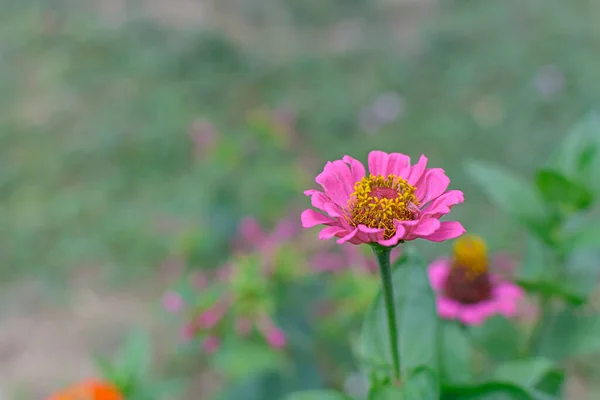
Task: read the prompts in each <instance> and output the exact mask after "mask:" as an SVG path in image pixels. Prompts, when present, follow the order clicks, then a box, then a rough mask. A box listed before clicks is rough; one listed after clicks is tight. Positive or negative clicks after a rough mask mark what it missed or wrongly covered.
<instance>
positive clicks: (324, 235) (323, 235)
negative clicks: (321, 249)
mask: <svg viewBox="0 0 600 400" xmlns="http://www.w3.org/2000/svg"><path fill="white" fill-rule="evenodd" d="M346 232H348V231H347V230H346V229H344V228H341V227H339V226H328V227H326V228H323V229H321V232H319V239H320V240H327V239H331V238H332V237H334V236H338V235H339V234H342V233H346Z"/></svg>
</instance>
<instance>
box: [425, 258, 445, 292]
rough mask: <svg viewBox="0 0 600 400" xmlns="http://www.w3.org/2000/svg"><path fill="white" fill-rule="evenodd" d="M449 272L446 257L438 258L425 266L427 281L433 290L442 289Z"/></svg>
mask: <svg viewBox="0 0 600 400" xmlns="http://www.w3.org/2000/svg"><path fill="white" fill-rule="evenodd" d="M449 273H450V262H449V261H448V259H446V258H438V259H437V260H435V261H434V262H432V263H431V264H429V266H428V267H427V274H428V275H429V283H430V284H431V288H432V289H433V290H436V291H437V290H442V289H443V288H444V286H445V285H446V280H447V279H448V274H449Z"/></svg>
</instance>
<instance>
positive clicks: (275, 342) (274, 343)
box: [265, 327, 287, 349]
mask: <svg viewBox="0 0 600 400" xmlns="http://www.w3.org/2000/svg"><path fill="white" fill-rule="evenodd" d="M265 339H266V341H267V343H268V344H269V346H271V347H272V348H274V349H282V348H284V347H285V345H286V343H287V338H286V336H285V333H283V331H282V330H281V329H279V328H275V327H272V328H271V329H269V331H268V332H267V335H266V338H265Z"/></svg>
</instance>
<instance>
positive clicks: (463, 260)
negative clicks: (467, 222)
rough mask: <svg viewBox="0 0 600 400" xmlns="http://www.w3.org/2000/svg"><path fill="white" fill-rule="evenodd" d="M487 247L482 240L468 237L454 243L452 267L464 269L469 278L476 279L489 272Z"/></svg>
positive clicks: (476, 237) (477, 237)
mask: <svg viewBox="0 0 600 400" xmlns="http://www.w3.org/2000/svg"><path fill="white" fill-rule="evenodd" d="M487 254H488V252H487V246H486V245H485V242H484V240H483V239H482V238H480V237H479V236H474V235H466V236H463V237H461V238H459V239H458V240H456V242H454V254H453V258H454V259H453V263H452V265H453V266H454V267H457V268H464V269H465V271H466V272H467V276H468V277H469V278H474V277H476V276H478V275H481V274H483V273H485V272H486V271H487V267H488V256H487Z"/></svg>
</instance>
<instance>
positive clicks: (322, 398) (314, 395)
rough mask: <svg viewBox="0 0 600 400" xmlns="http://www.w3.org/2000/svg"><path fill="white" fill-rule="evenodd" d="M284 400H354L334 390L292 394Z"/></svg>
mask: <svg viewBox="0 0 600 400" xmlns="http://www.w3.org/2000/svg"><path fill="white" fill-rule="evenodd" d="M284 400H352V399H350V397H348V396H346V395H345V394H343V393H339V392H336V391H334V390H308V391H305V392H297V393H292V394H290V395H288V396H286V397H285V399H284Z"/></svg>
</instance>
